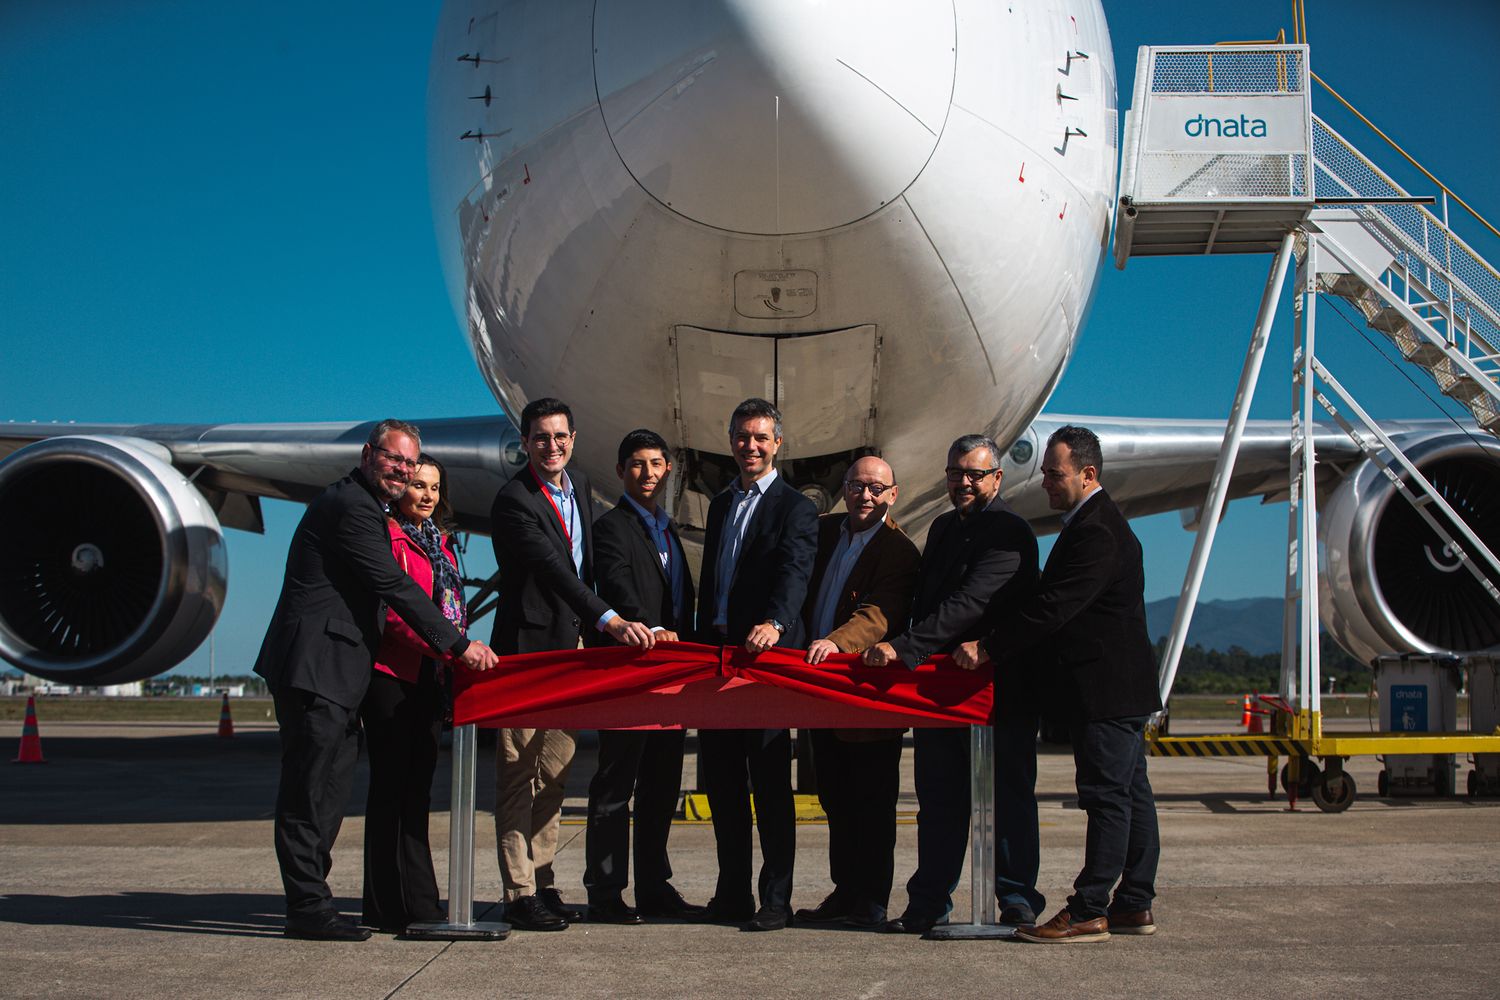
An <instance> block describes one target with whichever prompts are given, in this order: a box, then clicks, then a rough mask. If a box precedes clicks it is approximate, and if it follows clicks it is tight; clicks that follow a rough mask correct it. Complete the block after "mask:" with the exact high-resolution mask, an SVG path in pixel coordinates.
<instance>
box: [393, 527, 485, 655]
mask: <svg viewBox="0 0 1500 1000" xmlns="http://www.w3.org/2000/svg"><path fill="white" fill-rule="evenodd" d="M396 524H398V525H399V526H400V527H401V530H402V531H404V532H406V537H407V538H410V539H411V540H412V541H413V542H416V543H417V546H418V547H419V548H420V549H421V550H422V551H423V552H424V553H426V554H427V561H428V562H430V563H431V564H432V601H433V603H434V604H436V605H437V606H438V608H439V610H441V611H442V612H443V617H444V618H446V619H448V621H450V622H452V623H453V627H454V628H456V629H458V630H459V631H460V632H467V631H468V625H469V609H468V605H467V604H466V603H465V601H464V584H463V580H461V579H459V576H458V567H456V566H454V565H453V563H452V561H451V560H450V559H449V558H448V553H446V552H444V551H443V533H442V532H441V531H439V530H438V529H437V525H435V524H433V523H432V521H431V520H430V519H429V520H426V521H423V522H421V523H420V524H417V523H415V522H413V521H410V520H407V519H406V518H405V517H400V516H398V517H397V518H396Z"/></svg>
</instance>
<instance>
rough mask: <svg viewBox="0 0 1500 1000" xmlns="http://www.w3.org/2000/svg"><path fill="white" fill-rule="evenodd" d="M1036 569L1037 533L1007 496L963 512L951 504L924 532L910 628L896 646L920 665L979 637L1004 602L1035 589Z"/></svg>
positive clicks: (904, 658) (905, 659)
mask: <svg viewBox="0 0 1500 1000" xmlns="http://www.w3.org/2000/svg"><path fill="white" fill-rule="evenodd" d="M1036 570H1037V549H1036V534H1035V533H1034V532H1033V531H1032V530H1031V525H1029V524H1027V523H1026V521H1025V520H1024V519H1023V518H1022V517H1021V516H1020V515H1019V514H1017V513H1016V512H1015V511H1013V510H1011V509H1010V505H1009V504H1007V503H1006V502H1005V501H1004V500H1002V499H1000V498H999V497H996V498H995V499H994V500H992V501H991V502H990V505H989V506H988V507H986V508H985V509H984V510H981V511H976V512H975V513H973V514H970V515H969V516H968V517H966V518H960V517H959V516H958V511H956V510H950V511H948V512H947V513H946V514H943V515H941V516H940V517H938V519H937V520H935V521H933V522H932V528H931V529H929V530H928V532H927V544H926V546H925V547H923V549H922V569H921V572H920V573H919V574H918V576H917V596H916V599H915V600H914V601H913V603H912V612H911V627H910V628H909V629H907V630H906V632H905V633H904V634H902V635H899V636H897V637H896V638H895V639H894V640H893V641H892V642H891V646H892V647H893V648H894V649H895V650H896V653H897V655H899V656H900V657H901V662H903V663H905V664H906V665H907V666H909V667H915V666H917V665H918V664H919V663H921V662H922V661H924V660H926V659H927V658H928V657H930V656H933V655H934V654H937V653H948V652H952V651H953V649H954V648H955V647H956V646H958V644H959V643H961V642H968V641H969V640H971V639H978V638H980V637H981V636H983V635H984V634H985V633H986V632H987V631H988V630H989V626H990V624H991V622H993V620H994V618H995V616H996V614H997V613H998V611H999V609H1001V608H1003V607H1005V606H1006V605H1007V604H1012V603H1015V602H1017V601H1019V600H1021V599H1023V598H1024V597H1026V596H1029V595H1030V593H1031V590H1032V588H1033V587H1035V586H1036V575H1037V574H1036Z"/></svg>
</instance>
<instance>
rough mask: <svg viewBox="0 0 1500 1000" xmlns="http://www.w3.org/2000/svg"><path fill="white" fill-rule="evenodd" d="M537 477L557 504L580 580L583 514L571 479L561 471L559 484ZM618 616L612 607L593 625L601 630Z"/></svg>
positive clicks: (581, 577)
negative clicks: (560, 483)
mask: <svg viewBox="0 0 1500 1000" xmlns="http://www.w3.org/2000/svg"><path fill="white" fill-rule="evenodd" d="M537 478H538V479H540V480H541V483H542V489H544V490H546V491H547V494H548V495H549V496H550V497H552V502H553V503H554V504H556V505H557V511H558V513H559V514H561V515H562V523H563V527H565V528H567V531H568V542H569V544H570V545H571V546H572V548H573V551H572V555H573V572H575V573H577V574H578V578H579V579H580V580H581V579H583V514H582V512H581V511H580V510H579V509H578V493H577V491H576V490H574V489H573V480H571V479H569V478H568V474H567V473H566V472H564V473H563V477H562V485H561V486H553V485H552V484H551V483H549V482H547V480H545V479H541V477H540V476H538V477H537ZM618 617H620V616H619V615H617V614H615V612H614V611H613V609H611V610H609V611H606V612H604V614H602V615H600V616H599V620H598V621H597V622H595V623H594V627H595V628H597V629H598V630H599V631H601V632H602V631H604V626H605V625H608V624H609V621H610V619H611V618H618Z"/></svg>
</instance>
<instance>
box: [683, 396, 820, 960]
mask: <svg viewBox="0 0 1500 1000" xmlns="http://www.w3.org/2000/svg"><path fill="white" fill-rule="evenodd" d="M781 440H782V439H781V411H780V410H778V409H776V407H775V406H773V405H772V404H771V403H769V402H767V401H766V400H764V399H747V400H745V401H744V402H743V403H741V404H740V405H739V406H737V407H735V410H734V413H733V414H732V415H731V416H730V418H729V448H730V452H731V453H732V454H733V455H734V461H735V464H736V465H738V466H739V469H740V474H739V476H738V477H737V478H736V479H735V481H734V482H733V483H732V484H731V485H730V487H729V488H728V489H726V490H724V491H723V492H721V493H720V494H719V495H718V496H716V497H714V499H713V502H712V503H710V504H709V506H708V534H707V537H706V538H705V540H704V544H703V575H702V595H701V598H700V600H699V604H698V634H699V641H700V642H706V643H711V644H715V645H721V646H738V645H743V646H744V647H745V649H746V650H748V651H749V652H751V653H761V652H764V651H765V650H767V649H770V648H771V647H772V646H790V647H793V648H801V646H802V644H803V642H804V640H805V636H806V634H807V633H806V627H805V625H804V623H803V621H802V605H803V602H804V601H805V600H806V598H807V582H808V579H809V578H810V577H811V576H812V568H813V559H814V558H815V557H816V555H817V551H818V511H817V508H816V507H815V506H814V505H813V502H812V501H811V500H809V499H808V498H807V497H805V496H803V495H802V493H801V492H800V491H798V490H797V489H796V488H795V487H793V486H791V485H790V484H788V483H787V482H786V480H784V479H782V478H781V476H780V475H779V474H778V473H777V471H776V468H775V465H774V462H775V459H776V452H777V451H778V450H780V448H781ZM698 739H699V744H700V746H701V748H702V754H701V757H700V759H701V762H702V768H703V773H702V774H701V775H700V780H701V781H702V783H703V787H704V790H705V791H706V792H707V793H708V807H709V810H710V811H711V813H712V816H713V824H714V840H715V842H716V843H717V845H718V855H719V880H718V885H717V887H716V888H715V890H714V897H713V899H712V900H710V901H709V904H708V916H709V918H710V919H713V920H719V921H725V922H733V923H742V924H743V928H742V929H743V930H747V931H774V930H780V929H781V928H783V927H785V926H786V925H787V924H788V923H789V922H790V920H791V916H792V910H791V904H792V863H793V860H794V858H795V855H796V850H797V816H796V807H795V805H794V801H793V798H792V774H791V767H792V740H791V733H790V732H788V731H787V730H785V729H719V730H699V733H698ZM752 785H753V786H754V789H755V809H756V813H755V825H756V827H757V828H758V830H759V832H760V849H761V870H760V879H759V890H760V909H759V910H754V897H752V896H751V894H750V862H751V849H750V826H751V815H750V789H751V786H752ZM752 910H754V912H753V913H752Z"/></svg>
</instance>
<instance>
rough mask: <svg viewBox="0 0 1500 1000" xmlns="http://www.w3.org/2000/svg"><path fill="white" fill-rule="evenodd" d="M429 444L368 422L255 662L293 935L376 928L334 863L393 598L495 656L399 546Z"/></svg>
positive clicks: (300, 546)
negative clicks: (441, 602) (332, 880)
mask: <svg viewBox="0 0 1500 1000" xmlns="http://www.w3.org/2000/svg"><path fill="white" fill-rule="evenodd" d="M421 449H422V441H421V432H420V431H418V430H417V428H415V427H413V426H412V425H411V424H408V423H404V422H402V421H399V420H383V421H381V422H380V423H378V424H376V425H375V429H374V430H373V431H371V433H370V437H369V440H368V441H367V442H366V443H365V446H364V450H363V451H362V452H361V453H360V462H359V467H358V468H357V469H354V470H352V471H351V472H350V473H349V474H348V475H347V476H345V477H344V478H343V479H340V480H339V481H338V482H336V483H334V484H333V485H331V486H329V487H328V488H327V489H326V490H324V491H323V492H322V494H321V495H319V496H318V498H317V499H316V500H314V501H313V502H312V503H310V504H309V505H308V507H307V512H306V513H305V514H303V515H302V521H301V523H300V524H298V525H297V531H296V533H295V534H294V535H293V536H292V544H291V548H290V551H289V552H288V553H287V560H286V578H285V580H284V582H283V583H282V587H281V597H280V598H279V599H278V600H277V602H276V611H275V612H274V613H273V615H272V616H271V625H270V628H268V629H267V630H266V637H265V641H264V642H263V643H262V644H261V648H260V656H259V657H258V658H257V659H256V661H255V672H256V673H257V674H260V675H261V676H262V677H264V678H265V679H266V683H267V684H268V685H269V686H270V688H271V695H272V697H273V698H274V699H275V702H276V721H277V723H278V724H279V725H280V727H281V781H280V784H279V786H278V787H277V791H276V822H275V838H276V860H277V861H278V862H279V863H280V865H281V881H282V885H283V886H284V887H285V889H286V935H287V937H296V938H314V939H320V940H337V941H363V940H364V939H366V938H368V937H369V936H370V932H369V931H367V930H364V929H362V928H360V927H358V926H356V925H355V924H354V923H352V922H350V921H348V920H346V919H345V918H344V917H342V916H341V915H340V914H339V912H338V910H336V909H335V908H334V905H333V894H332V893H331V892H330V891H329V888H328V870H329V868H330V867H331V866H332V864H333V859H332V856H331V855H332V851H333V842H334V840H335V839H336V838H337V837H338V833H339V826H340V825H341V824H342V823H343V818H344V804H345V803H346V802H347V801H348V799H349V786H350V783H351V782H352V780H353V777H354V759H355V755H356V753H357V751H358V746H359V741H358V736H359V717H358V708H359V703H360V701H361V700H363V698H364V696H365V690H366V688H368V687H369V684H370V671H371V668H372V667H373V665H374V663H375V651H376V649H377V648H378V647H379V645H380V633H381V630H382V629H383V627H384V625H385V606H386V605H389V606H390V607H392V608H394V609H395V610H396V613H397V614H398V615H400V616H401V617H402V619H404V620H405V621H406V623H407V624H408V625H410V626H411V627H412V630H413V631H415V632H416V633H417V634H418V635H420V636H422V638H424V639H426V640H427V642H428V643H429V644H430V645H431V646H432V648H433V651H434V655H442V654H444V653H446V654H448V655H450V656H451V657H452V658H454V659H456V660H458V661H459V662H462V663H463V664H464V665H465V666H469V667H473V668H474V669H477V670H487V669H489V668H490V667H492V666H494V664H495V654H494V653H492V652H491V651H490V649H489V647H487V646H486V645H485V644H484V643H482V642H474V643H471V642H470V641H469V640H468V639H465V638H464V637H463V636H462V635H461V634H459V632H458V631H457V630H456V629H455V628H454V627H453V626H452V625H450V624H449V623H448V620H447V619H446V618H444V617H443V615H442V612H440V611H439V610H438V609H437V606H436V605H434V604H433V603H432V598H431V597H429V596H428V595H427V594H425V593H423V592H422V588H421V587H419V586H417V584H416V583H415V582H413V581H412V579H411V577H409V576H407V575H406V574H405V573H403V572H402V571H401V568H400V567H399V566H397V565H396V560H395V558H394V557H393V556H392V555H391V545H390V535H389V533H388V532H387V530H386V510H387V507H388V506H389V505H390V504H392V503H394V502H395V501H396V499H397V498H399V497H400V496H401V494H402V493H403V492H405V491H406V484H407V483H408V482H409V481H410V479H411V473H412V471H413V470H415V469H416V466H417V456H418V455H419V454H420V453H421Z"/></svg>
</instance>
